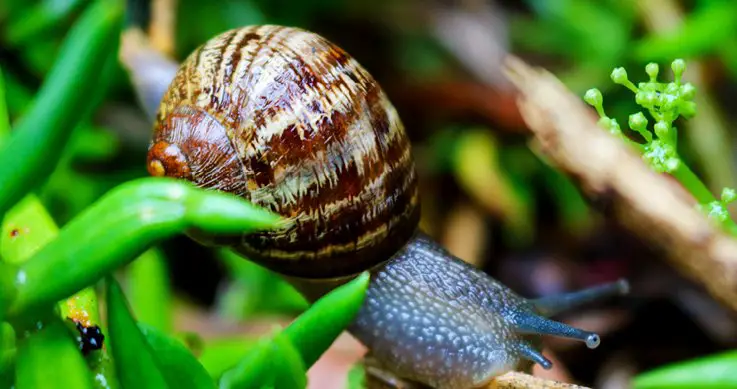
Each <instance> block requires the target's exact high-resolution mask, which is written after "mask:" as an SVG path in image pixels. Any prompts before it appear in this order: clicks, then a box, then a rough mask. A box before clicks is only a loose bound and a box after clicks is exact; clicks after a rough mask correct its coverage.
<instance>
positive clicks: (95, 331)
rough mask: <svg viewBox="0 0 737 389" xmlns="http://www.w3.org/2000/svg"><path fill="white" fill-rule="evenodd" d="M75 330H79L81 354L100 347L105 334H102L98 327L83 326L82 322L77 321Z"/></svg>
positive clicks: (86, 353)
mask: <svg viewBox="0 0 737 389" xmlns="http://www.w3.org/2000/svg"><path fill="white" fill-rule="evenodd" d="M77 331H79V349H80V350H81V351H82V354H83V355H88V354H89V353H90V352H92V351H94V350H99V349H101V348H102V342H103V341H104V340H105V335H103V334H102V330H100V327H98V326H89V327H85V326H84V325H83V324H82V323H80V322H77Z"/></svg>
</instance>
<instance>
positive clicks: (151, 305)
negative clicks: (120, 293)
mask: <svg viewBox="0 0 737 389" xmlns="http://www.w3.org/2000/svg"><path fill="white" fill-rule="evenodd" d="M126 281H127V283H128V299H129V300H130V303H131V307H132V308H133V312H134V313H135V314H136V317H137V318H138V321H139V323H146V324H148V325H150V326H152V327H154V328H156V329H158V330H159V331H163V332H170V331H171V329H172V323H171V320H172V309H171V290H170V286H169V272H168V270H167V266H166V259H165V258H164V256H163V254H162V253H161V251H159V250H157V249H151V250H148V251H146V252H145V253H143V254H142V255H141V256H140V257H138V259H136V260H135V261H133V262H132V263H131V264H130V265H129V266H128V276H127V277H126Z"/></svg>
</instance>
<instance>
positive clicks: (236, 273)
mask: <svg viewBox="0 0 737 389" xmlns="http://www.w3.org/2000/svg"><path fill="white" fill-rule="evenodd" d="M217 257H218V259H220V260H221V261H222V263H223V264H224V265H225V267H226V269H227V270H228V272H229V273H230V276H231V277H232V278H233V279H232V280H228V284H227V285H226V287H225V288H224V289H222V290H221V292H219V293H218V297H217V307H216V309H217V312H218V314H219V315H221V316H222V317H224V318H227V319H232V320H242V319H245V318H248V317H249V316H251V315H252V314H255V313H266V312H268V313H274V312H277V313H301V312H303V311H304V310H306V309H307V308H308V306H309V305H308V302H307V300H306V299H305V298H304V297H303V296H302V295H301V294H300V293H299V292H298V291H297V290H296V289H295V288H294V287H293V286H292V285H290V284H289V283H288V282H287V281H285V280H284V278H282V277H280V276H279V275H278V274H276V273H274V272H272V271H270V270H268V269H266V268H265V267H263V266H260V265H258V264H256V263H255V262H253V261H249V260H247V259H246V258H244V257H243V256H241V255H239V254H236V253H234V252H233V251H231V250H220V251H219V253H218V256H217Z"/></svg>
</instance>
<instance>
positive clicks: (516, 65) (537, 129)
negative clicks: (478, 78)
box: [506, 58, 737, 310]
mask: <svg viewBox="0 0 737 389" xmlns="http://www.w3.org/2000/svg"><path fill="white" fill-rule="evenodd" d="M506 66H507V75H508V77H509V78H510V80H511V81H512V82H513V83H514V84H515V85H516V87H517V88H518V90H519V93H520V98H519V101H518V103H519V107H520V112H521V114H522V116H523V118H524V119H525V121H526V123H527V125H528V126H529V127H530V129H531V130H532V132H533V135H534V140H533V142H534V145H533V147H535V148H537V149H538V150H539V151H540V152H541V153H542V155H543V156H544V157H545V158H546V159H548V160H549V162H550V163H552V164H553V165H555V166H556V167H557V168H558V169H560V171H562V172H564V173H565V174H567V175H569V176H571V177H572V178H573V179H575V180H576V181H577V182H578V184H579V186H580V188H581V189H582V191H584V192H585V193H586V194H587V195H588V196H589V198H590V199H592V200H593V201H594V202H595V203H596V204H598V205H599V206H601V207H603V208H604V209H605V211H606V212H607V213H609V214H611V215H612V216H613V217H614V218H615V219H616V220H618V221H619V222H621V223H622V225H624V226H625V227H627V228H629V229H630V230H631V231H633V232H634V233H636V234H637V235H638V236H639V237H640V238H641V239H643V241H646V242H649V243H650V244H652V245H653V246H655V247H658V248H660V249H661V250H662V251H663V252H664V253H665V254H666V258H668V259H669V260H670V263H671V264H672V265H673V266H674V267H676V268H677V269H678V270H679V271H680V272H682V273H683V274H684V275H685V276H687V277H689V278H691V279H693V280H694V281H696V282H698V283H700V284H701V285H703V286H704V287H705V288H706V289H707V290H708V291H709V292H710V293H711V294H712V295H713V296H714V297H716V298H717V299H718V300H719V301H721V302H722V303H723V304H725V305H726V306H729V307H731V308H732V309H734V310H737V241H735V240H734V239H733V238H732V237H730V236H728V235H727V234H725V233H723V232H722V231H721V230H719V229H718V228H717V227H716V226H715V224H713V223H712V222H711V221H710V220H709V219H707V218H706V217H705V216H704V215H702V214H701V213H700V212H699V211H697V210H696V209H695V200H694V199H693V198H692V197H691V196H690V194H689V193H688V192H686V191H685V190H684V189H683V187H681V186H680V184H678V183H677V182H676V181H674V180H673V179H671V178H670V177H668V176H666V175H661V174H657V173H655V172H653V171H652V170H651V169H650V167H649V166H647V165H646V163H645V162H644V161H642V159H641V158H640V156H639V155H638V154H636V153H635V152H634V151H633V150H630V148H629V146H627V145H626V144H625V143H624V142H622V141H621V140H619V139H617V138H616V137H614V136H612V135H610V134H609V133H608V132H606V131H605V130H603V129H601V128H600V127H599V126H597V124H596V118H595V116H594V115H593V114H592V110H591V109H589V107H588V106H586V105H585V104H584V103H583V101H582V100H581V98H580V97H578V96H576V95H574V94H572V93H571V92H570V91H569V90H567V89H566V87H565V86H564V85H563V84H562V83H561V82H560V81H559V80H558V79H556V78H555V76H553V75H552V74H550V73H548V72H546V71H544V70H541V69H533V68H531V67H529V66H528V65H526V64H525V63H524V62H522V61H521V60H519V59H516V58H509V59H508V61H507V65H506Z"/></svg>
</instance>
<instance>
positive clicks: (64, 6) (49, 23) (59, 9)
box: [5, 0, 83, 45]
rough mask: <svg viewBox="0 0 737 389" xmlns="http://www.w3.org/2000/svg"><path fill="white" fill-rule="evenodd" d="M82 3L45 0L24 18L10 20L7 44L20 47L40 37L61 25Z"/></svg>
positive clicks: (79, 0) (30, 10)
mask: <svg viewBox="0 0 737 389" xmlns="http://www.w3.org/2000/svg"><path fill="white" fill-rule="evenodd" d="M82 3H83V1H82V0H64V1H58V0H45V1H41V2H39V3H37V4H34V5H33V6H32V7H31V8H30V9H29V10H26V11H25V12H26V15H24V16H23V17H22V18H15V19H12V20H10V23H9V25H8V27H7V31H6V33H5V36H6V40H7V43H9V44H11V45H20V44H22V43H24V42H25V41H27V40H29V39H32V38H34V37H38V35H39V34H40V33H43V32H44V31H46V30H49V29H51V28H53V27H54V26H57V25H59V24H61V23H62V22H63V21H64V18H66V17H67V16H68V15H69V14H70V13H71V12H74V11H75V10H76V9H77V8H78V7H79V6H81V5H82Z"/></svg>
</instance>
